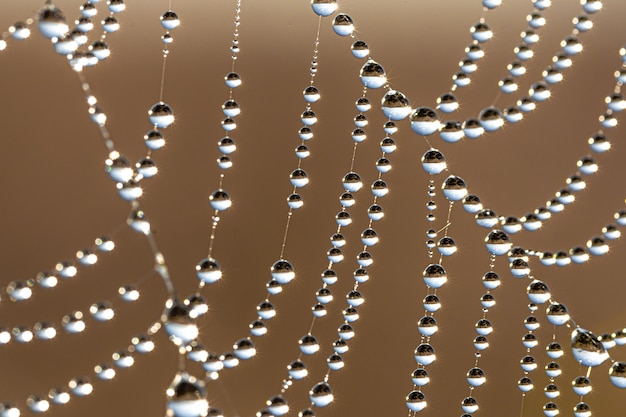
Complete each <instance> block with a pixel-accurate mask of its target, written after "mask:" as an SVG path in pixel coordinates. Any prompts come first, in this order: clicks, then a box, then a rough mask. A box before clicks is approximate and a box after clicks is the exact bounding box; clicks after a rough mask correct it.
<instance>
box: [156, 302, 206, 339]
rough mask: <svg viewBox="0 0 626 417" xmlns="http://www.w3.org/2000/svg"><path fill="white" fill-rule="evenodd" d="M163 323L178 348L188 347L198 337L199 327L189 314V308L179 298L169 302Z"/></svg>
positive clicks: (163, 316)
mask: <svg viewBox="0 0 626 417" xmlns="http://www.w3.org/2000/svg"><path fill="white" fill-rule="evenodd" d="M161 322H163V324H164V326H165V331H166V332H167V334H168V335H169V337H170V340H171V341H172V342H173V343H174V344H176V345H178V346H185V345H188V344H189V343H191V342H192V341H193V340H195V339H196V338H197V337H198V326H197V325H196V322H195V320H194V319H193V318H192V317H191V316H190V314H189V307H188V306H186V305H185V304H184V303H182V302H181V301H180V300H178V299H177V298H170V299H169V300H167V302H166V303H165V311H164V312H163V315H162V316H161Z"/></svg>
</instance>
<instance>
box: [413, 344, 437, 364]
mask: <svg viewBox="0 0 626 417" xmlns="http://www.w3.org/2000/svg"><path fill="white" fill-rule="evenodd" d="M414 356H415V361H416V362H417V363H418V364H419V365H422V366H428V365H430V364H432V363H433V362H435V360H436V359H437V356H436V355H435V349H434V348H433V347H432V346H431V345H430V344H428V343H421V344H420V345H419V346H418V347H416V348H415V352H414Z"/></svg>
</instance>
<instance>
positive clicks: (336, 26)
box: [333, 13, 354, 36]
mask: <svg viewBox="0 0 626 417" xmlns="http://www.w3.org/2000/svg"><path fill="white" fill-rule="evenodd" d="M333 30H334V31H335V33H336V34H337V35H339V36H350V35H352V32H354V21H353V20H352V18H351V17H350V16H348V15H347V14H345V13H339V14H337V15H336V16H335V18H334V19H333Z"/></svg>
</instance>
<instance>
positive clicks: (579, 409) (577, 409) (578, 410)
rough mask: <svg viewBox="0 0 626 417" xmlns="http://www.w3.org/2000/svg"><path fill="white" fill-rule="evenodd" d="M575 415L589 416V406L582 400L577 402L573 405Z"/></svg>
mask: <svg viewBox="0 0 626 417" xmlns="http://www.w3.org/2000/svg"><path fill="white" fill-rule="evenodd" d="M574 416H575V417H591V407H589V405H588V404H586V403H584V402H579V403H578V404H576V405H575V406H574Z"/></svg>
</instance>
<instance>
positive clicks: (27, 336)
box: [11, 326, 34, 343]
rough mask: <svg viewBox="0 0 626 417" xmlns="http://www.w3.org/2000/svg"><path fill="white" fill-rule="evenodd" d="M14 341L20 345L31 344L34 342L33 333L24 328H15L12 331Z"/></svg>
mask: <svg viewBox="0 0 626 417" xmlns="http://www.w3.org/2000/svg"><path fill="white" fill-rule="evenodd" d="M11 333H12V334H13V339H14V340H15V341H16V342H19V343H30V342H31V341H32V340H33V337H34V335H33V332H32V331H31V330H30V329H28V328H26V327H24V326H15V327H14V328H13V330H11Z"/></svg>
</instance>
